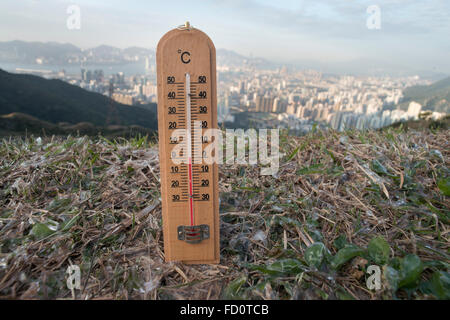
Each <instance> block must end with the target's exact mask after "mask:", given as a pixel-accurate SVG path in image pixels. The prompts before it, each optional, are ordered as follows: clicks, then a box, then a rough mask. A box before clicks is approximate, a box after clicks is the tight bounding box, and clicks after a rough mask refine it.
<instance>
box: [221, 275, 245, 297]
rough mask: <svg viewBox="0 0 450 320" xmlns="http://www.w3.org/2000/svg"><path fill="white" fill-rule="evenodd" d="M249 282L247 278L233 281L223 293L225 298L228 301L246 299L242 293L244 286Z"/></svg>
mask: <svg viewBox="0 0 450 320" xmlns="http://www.w3.org/2000/svg"><path fill="white" fill-rule="evenodd" d="M246 281H247V276H246V275H242V276H241V277H239V278H237V279H234V280H233V281H231V282H230V283H229V284H228V286H227V287H226V288H225V289H224V291H223V298H224V299H226V300H242V299H245V295H244V294H243V292H242V290H241V289H242V286H243V285H244V284H245V282H246Z"/></svg>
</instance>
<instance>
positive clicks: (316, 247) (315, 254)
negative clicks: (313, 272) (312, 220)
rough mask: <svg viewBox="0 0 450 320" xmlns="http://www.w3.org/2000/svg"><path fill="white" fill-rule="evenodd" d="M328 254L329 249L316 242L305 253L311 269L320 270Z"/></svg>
mask: <svg viewBox="0 0 450 320" xmlns="http://www.w3.org/2000/svg"><path fill="white" fill-rule="evenodd" d="M326 254H327V247H325V245H324V244H323V243H322V242H315V243H313V244H312V245H310V246H309V247H308V248H307V249H306V251H305V260H306V262H307V263H308V265H309V266H310V267H315V268H319V266H320V265H321V264H322V261H323V259H324V257H325V255H326Z"/></svg>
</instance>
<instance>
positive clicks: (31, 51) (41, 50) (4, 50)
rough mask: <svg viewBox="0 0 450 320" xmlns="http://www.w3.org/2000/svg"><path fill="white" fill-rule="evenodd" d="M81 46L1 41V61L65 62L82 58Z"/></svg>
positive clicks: (26, 62) (28, 62)
mask: <svg viewBox="0 0 450 320" xmlns="http://www.w3.org/2000/svg"><path fill="white" fill-rule="evenodd" d="M82 56H83V53H82V51H81V49H80V48H77V47H76V46H74V45H72V44H68V43H56V42H46V43H43V42H25V41H17V40H16V41H9V42H0V61H2V62H18V63H25V64H65V63H70V61H76V60H80V59H81V58H82Z"/></svg>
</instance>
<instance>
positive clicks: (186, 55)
mask: <svg viewBox="0 0 450 320" xmlns="http://www.w3.org/2000/svg"><path fill="white" fill-rule="evenodd" d="M190 56H191V54H190V52H189V51H185V52H183V53H182V54H181V62H183V63H189V62H191V58H190Z"/></svg>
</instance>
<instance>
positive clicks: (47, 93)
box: [0, 70, 157, 130]
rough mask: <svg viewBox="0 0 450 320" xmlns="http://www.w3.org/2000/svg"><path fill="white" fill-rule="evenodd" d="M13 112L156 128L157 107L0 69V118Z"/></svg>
mask: <svg viewBox="0 0 450 320" xmlns="http://www.w3.org/2000/svg"><path fill="white" fill-rule="evenodd" d="M15 112H16V113H17V112H18V113H23V114H27V115H30V116H33V117H35V118H37V119H39V120H42V121H47V122H50V123H54V124H58V123H60V122H65V123H69V124H77V123H80V122H90V123H92V124H93V125H96V126H107V125H124V126H130V125H139V126H142V127H145V128H149V129H154V130H156V129H157V115H156V104H150V105H148V106H146V108H141V107H135V106H127V105H122V104H119V103H116V102H111V101H110V99H109V98H108V97H106V96H103V95H101V94H99V93H94V92H90V91H86V90H84V89H82V88H80V87H78V86H74V85H71V84H68V83H66V82H63V81H61V80H46V79H43V78H41V77H37V76H32V75H21V74H13V73H8V72H5V71H3V70H0V115H5V114H10V113H15Z"/></svg>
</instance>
